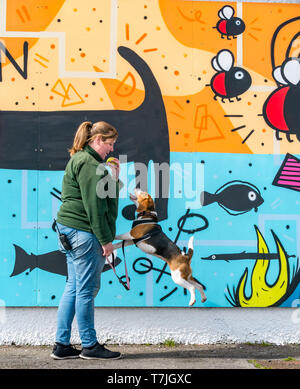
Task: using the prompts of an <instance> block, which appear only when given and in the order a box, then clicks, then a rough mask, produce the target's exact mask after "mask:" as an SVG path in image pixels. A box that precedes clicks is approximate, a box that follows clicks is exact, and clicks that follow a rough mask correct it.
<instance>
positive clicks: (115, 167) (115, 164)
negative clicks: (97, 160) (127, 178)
mask: <svg viewBox="0 0 300 389" xmlns="http://www.w3.org/2000/svg"><path fill="white" fill-rule="evenodd" d="M106 163H107V165H108V166H109V167H110V168H111V173H112V176H113V179H114V180H116V181H118V179H119V175H120V161H119V160H118V159H117V158H114V159H113V161H112V162H110V161H109V159H108V160H107V162H106Z"/></svg>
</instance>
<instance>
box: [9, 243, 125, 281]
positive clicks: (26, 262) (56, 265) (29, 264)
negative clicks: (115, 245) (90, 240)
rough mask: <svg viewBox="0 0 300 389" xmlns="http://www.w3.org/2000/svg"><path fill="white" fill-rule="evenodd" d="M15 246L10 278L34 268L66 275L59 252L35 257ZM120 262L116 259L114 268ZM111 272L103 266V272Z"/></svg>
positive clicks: (64, 260) (64, 259)
mask: <svg viewBox="0 0 300 389" xmlns="http://www.w3.org/2000/svg"><path fill="white" fill-rule="evenodd" d="M14 246H15V253H16V260H15V266H14V269H13V271H12V273H11V275H10V277H14V276H17V275H18V274H21V273H23V272H24V271H25V270H27V269H29V271H32V270H33V269H35V268H38V269H42V270H45V271H48V272H50V273H54V274H60V275H62V276H67V275H68V269H67V263H66V256H65V255H64V254H63V253H61V252H60V251H59V250H56V251H51V252H49V253H45V254H40V255H35V254H32V253H31V254H28V253H26V251H25V250H23V249H22V247H20V246H17V245H16V244H14ZM120 262H121V259H120V258H119V257H117V258H116V259H115V266H118V265H119V264H120ZM107 270H111V267H110V266H109V265H108V264H105V265H104V268H103V270H102V271H103V272H105V271H107Z"/></svg>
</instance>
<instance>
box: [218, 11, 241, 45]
mask: <svg viewBox="0 0 300 389" xmlns="http://www.w3.org/2000/svg"><path fill="white" fill-rule="evenodd" d="M218 15H219V17H220V20H219V21H218V23H217V25H216V27H214V28H216V29H217V30H218V31H219V33H220V34H221V38H222V39H224V35H226V36H227V39H229V40H230V38H229V37H230V36H232V37H233V39H236V35H240V34H242V33H243V32H244V31H245V28H246V26H245V23H244V22H243V20H242V19H241V18H238V17H233V15H234V9H233V8H232V7H231V6H230V5H225V6H224V7H223V8H221V9H220V10H219V12H218Z"/></svg>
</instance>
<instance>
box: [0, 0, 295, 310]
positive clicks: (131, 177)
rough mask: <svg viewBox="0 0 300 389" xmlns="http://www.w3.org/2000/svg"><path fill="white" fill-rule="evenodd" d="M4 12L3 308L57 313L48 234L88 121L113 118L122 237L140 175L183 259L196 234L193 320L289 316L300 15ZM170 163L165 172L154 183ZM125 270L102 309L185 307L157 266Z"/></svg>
mask: <svg viewBox="0 0 300 389" xmlns="http://www.w3.org/2000/svg"><path fill="white" fill-rule="evenodd" d="M0 5H1V8H0V11H1V12H0V17H1V23H0V26H1V27H0V28H1V31H0V35H1V37H0V38H1V46H0V49H1V87H2V89H1V96H0V99H1V111H0V116H1V122H0V180H1V188H2V190H1V193H0V196H1V201H0V204H1V215H2V217H1V221H0V228H1V254H0V263H1V267H0V285H1V287H0V298H1V301H2V305H3V306H6V307H32V306H43V307H56V306H57V305H58V302H59V298H60V296H61V294H62V291H63V288H64V284H65V281H66V275H67V273H66V266H65V260H64V257H63V256H62V255H61V254H60V253H59V252H58V251H57V242H56V235H55V233H54V232H53V231H52V228H51V226H52V221H53V218H54V217H55V215H56V212H57V210H58V208H59V205H60V190H61V181H62V175H63V169H64V166H65V164H66V162H67V160H68V153H67V148H68V147H69V146H70V144H71V141H72V138H73V135H74V132H75V130H76V128H77V126H78V124H79V123H80V122H82V121H83V120H91V121H92V122H95V121H98V120H106V121H108V122H110V123H112V124H113V125H115V126H116V127H117V128H118V130H119V132H120V137H119V140H118V146H117V149H116V152H115V155H116V156H120V155H121V156H123V157H122V158H123V159H122V161H123V162H124V163H123V164H122V173H121V179H122V180H123V181H124V183H125V186H124V189H123V190H122V192H121V198H120V215H119V218H118V233H122V232H124V231H127V230H129V229H130V226H131V219H132V207H130V200H129V192H130V191H131V190H132V189H133V188H134V187H135V184H136V178H135V170H134V164H137V163H142V164H144V165H145V166H147V167H148V190H149V192H150V193H151V194H152V195H153V196H155V194H156V191H157V190H158V182H159V183H160V184H161V185H162V184H164V186H163V189H164V190H167V191H168V194H169V196H165V197H164V196H163V195H162V194H160V196H159V197H158V198H157V199H156V206H157V209H158V211H159V215H160V221H161V226H162V227H163V230H164V231H165V232H166V233H167V234H168V236H169V237H170V238H171V239H173V240H174V241H176V242H177V244H178V245H179V246H180V247H181V248H184V247H186V245H187V242H188V239H189V238H190V236H191V235H194V237H195V252H194V256H193V260H192V268H193V274H194V276H195V277H196V278H197V279H198V280H199V281H200V282H201V283H202V284H203V285H204V286H205V288H206V295H207V301H206V303H205V304H202V303H201V302H200V296H198V299H197V302H196V305H195V306H196V307H249V306H250V307H271V306H280V307H291V306H295V304H296V303H295V302H297V299H299V275H300V273H299V264H298V257H299V252H300V246H299V245H300V242H299V238H298V237H299V220H300V219H299V207H300V205H299V204H300V202H299V188H300V187H299V180H300V153H299V135H300V128H299V122H300V121H299V119H300V118H299V109H298V108H297V107H298V105H299V101H300V97H299V96H300V89H299V81H300V67H299V62H298V61H297V60H296V59H293V58H297V57H298V56H299V53H300V51H299V47H300V46H299V44H300V41H299V32H300V12H299V4H278V3H252V2H251V3H250V2H249V3H240V2H238V3H233V2H228V3H227V2H226V3H225V2H203V1H183V0H172V1H171V0H153V1H149V0H148V1H144V2H142V1H140V0H130V1H128V0H126V1H125V0H118V1H116V0H107V1H101V2H97V1H94V0H87V1H86V2H85V6H84V7H82V4H81V2H80V1H79V0H67V1H63V0H61V1H56V2H47V1H44V0H31V1H29V2H27V3H26V5H24V4H23V2H22V1H19V0H16V1H14V2H10V1H7V2H6V1H5V0H2V1H1V2H0ZM224 6H226V8H224ZM133 9H134V10H135V12H132V10H133ZM234 18H238V19H234ZM220 21H221V22H222V23H221V22H220ZM233 22H239V23H237V24H236V23H235V27H233V26H232V23H233ZM243 23H245V26H246V28H245V30H244V31H242V30H243V28H242V26H243ZM74 26H76V28H75V29H74ZM270 96H271V97H270ZM145 145H146V146H145ZM164 163H165V164H167V166H169V167H170V172H169V171H168V172H169V173H170V175H168V177H167V178H166V177H164V178H163V179H162V180H160V181H157V177H158V174H157V167H161V166H163V165H162V164H164ZM156 181H157V182H156ZM155 183H156V184H155ZM160 189H162V188H160ZM118 256H119V259H120V264H119V265H118V267H117V271H118V272H119V274H120V275H121V274H123V272H124V265H123V262H124V261H123V256H122V253H121V252H120V253H118ZM126 258H127V260H128V261H129V262H130V268H129V272H130V278H131V285H132V287H131V290H130V291H129V292H127V291H125V290H124V288H123V287H122V286H121V285H120V284H119V283H118V282H117V280H116V278H115V277H114V275H113V273H112V272H111V270H107V271H106V272H104V273H103V276H102V289H101V292H100V293H99V295H98V296H97V298H96V306H98V307H185V306H187V304H188V301H189V296H188V295H187V293H186V291H184V290H183V289H181V288H179V287H177V286H176V285H175V284H173V282H172V280H171V278H170V275H169V274H168V270H167V269H165V268H164V266H163V263H162V261H160V260H159V259H158V258H154V257H151V256H149V255H144V254H143V253H141V252H140V251H139V250H138V249H137V248H128V249H127V250H126ZM170 312H171V311H170Z"/></svg>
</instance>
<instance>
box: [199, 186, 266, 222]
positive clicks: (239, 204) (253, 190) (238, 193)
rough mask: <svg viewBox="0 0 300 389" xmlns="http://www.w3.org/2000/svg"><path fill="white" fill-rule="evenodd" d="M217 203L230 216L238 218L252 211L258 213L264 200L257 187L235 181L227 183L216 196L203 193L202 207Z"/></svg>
mask: <svg viewBox="0 0 300 389" xmlns="http://www.w3.org/2000/svg"><path fill="white" fill-rule="evenodd" d="M215 202H216V203H218V204H219V206H220V207H222V208H223V209H224V210H225V211H226V212H227V213H229V214H230V215H233V216H237V215H241V214H243V213H246V212H249V211H251V210H252V209H254V210H255V212H257V208H258V207H259V206H260V205H261V204H262V203H263V202H264V199H263V198H262V197H261V194H260V191H259V189H258V188H257V187H256V186H255V185H253V184H250V183H249V182H245V181H238V180H235V181H230V182H227V184H225V185H223V186H221V187H220V188H219V189H218V190H217V191H216V192H215V193H214V194H213V193H209V192H205V191H203V192H201V194H200V203H201V205H202V206H206V205H209V204H212V203H215Z"/></svg>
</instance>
